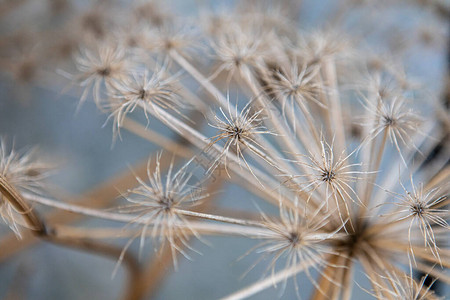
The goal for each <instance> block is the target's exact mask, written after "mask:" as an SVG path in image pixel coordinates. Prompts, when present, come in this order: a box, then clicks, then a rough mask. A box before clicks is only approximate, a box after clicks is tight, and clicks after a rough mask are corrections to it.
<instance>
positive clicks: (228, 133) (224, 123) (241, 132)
mask: <svg viewBox="0 0 450 300" xmlns="http://www.w3.org/2000/svg"><path fill="white" fill-rule="evenodd" d="M229 101H230V100H229V98H228V103H229ZM250 104H251V102H249V103H247V105H246V106H245V107H244V108H243V109H242V110H241V112H240V113H238V111H237V110H236V111H235V112H234V114H233V112H232V111H231V109H230V107H229V109H228V114H227V113H225V112H224V111H223V109H222V108H220V112H221V114H222V116H217V115H215V116H214V119H215V123H213V124H209V125H210V126H211V127H213V128H216V129H217V130H218V131H219V132H218V134H217V135H215V136H213V137H211V138H210V139H211V142H210V143H209V146H208V148H210V147H212V146H213V145H214V144H216V143H218V142H219V141H221V140H224V141H225V145H224V146H223V149H222V153H221V154H220V155H219V156H218V157H217V158H216V160H215V161H214V163H213V164H212V165H211V167H210V168H209V172H212V171H214V169H215V168H216V167H217V166H218V164H220V163H221V162H222V159H223V158H225V161H224V162H223V163H224V165H225V170H226V171H227V174H228V175H229V173H228V170H227V161H226V159H227V153H228V152H229V151H230V149H232V150H233V151H234V152H235V153H236V155H237V156H238V159H239V161H241V159H242V161H243V162H244V164H245V166H246V167H247V168H248V169H249V170H250V171H252V170H251V168H250V167H249V165H248V163H247V160H246V159H245V157H244V154H243V151H244V149H246V148H248V149H249V150H250V151H251V152H253V153H254V154H256V155H257V156H259V157H261V158H263V159H265V158H264V157H265V155H264V153H263V152H264V147H263V146H261V145H260V144H259V142H258V139H259V137H258V135H261V134H271V132H270V131H269V130H267V129H266V128H265V127H264V125H263V124H262V120H261V113H262V109H260V110H258V111H255V112H253V109H252V108H251V107H250Z"/></svg>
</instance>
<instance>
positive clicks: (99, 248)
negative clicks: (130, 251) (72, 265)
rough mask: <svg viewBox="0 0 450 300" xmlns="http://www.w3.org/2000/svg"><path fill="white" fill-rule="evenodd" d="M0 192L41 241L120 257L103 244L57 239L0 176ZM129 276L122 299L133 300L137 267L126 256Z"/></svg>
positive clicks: (119, 250) (115, 250) (131, 259)
mask: <svg viewBox="0 0 450 300" xmlns="http://www.w3.org/2000/svg"><path fill="white" fill-rule="evenodd" d="M0 192H1V194H2V195H3V196H4V198H5V199H6V200H7V201H8V202H9V204H11V205H12V206H13V207H14V209H15V210H16V211H17V212H18V213H19V214H20V215H22V216H23V218H24V219H25V221H26V223H27V225H28V226H29V229H30V231H31V232H32V234H33V235H34V236H36V237H38V238H40V239H42V240H45V241H48V242H51V243H53V244H57V245H62V246H64V247H68V248H76V249H80V250H84V251H89V252H93V253H96V254H99V255H105V256H108V257H112V258H114V259H117V258H118V257H119V256H120V253H121V249H118V248H115V247H113V246H110V245H107V244H103V243H100V242H97V241H93V240H81V239H78V240H77V239H67V238H60V237H58V234H57V231H56V230H54V229H52V228H51V227H50V226H48V225H47V226H46V225H45V222H44V221H43V220H42V219H40V218H39V216H38V215H37V214H36V212H34V211H33V210H32V208H31V206H30V205H28V203H27V202H26V201H25V200H24V199H23V197H22V196H21V195H20V193H19V192H18V191H17V190H16V188H14V187H13V186H12V185H11V184H10V183H9V182H8V180H7V179H6V178H5V177H4V176H3V175H0ZM123 261H124V264H125V265H126V266H127V268H128V270H129V274H130V279H129V285H128V291H127V293H126V294H125V295H126V296H125V298H124V299H127V300H128V299H129V300H134V299H138V298H130V297H129V296H128V295H129V294H132V292H133V290H134V285H135V282H136V280H135V279H136V278H137V277H138V274H139V266H138V264H137V261H136V260H135V259H134V258H133V257H132V256H131V255H126V257H124V259H123Z"/></svg>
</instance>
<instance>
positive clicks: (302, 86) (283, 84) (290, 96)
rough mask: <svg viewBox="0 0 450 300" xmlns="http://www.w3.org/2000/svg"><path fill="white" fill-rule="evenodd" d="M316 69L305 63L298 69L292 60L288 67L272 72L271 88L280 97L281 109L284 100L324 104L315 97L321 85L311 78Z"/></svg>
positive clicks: (314, 74)
mask: <svg viewBox="0 0 450 300" xmlns="http://www.w3.org/2000/svg"><path fill="white" fill-rule="evenodd" d="M318 70H319V69H318V68H308V67H307V66H306V65H303V66H302V68H301V69H299V67H298V64H297V63H296V62H293V63H292V65H291V66H290V68H289V69H281V70H278V71H276V72H275V73H274V74H273V76H272V78H273V80H272V88H273V90H274V91H275V92H276V93H278V94H279V96H280V98H281V101H282V103H283V111H284V107H285V103H286V101H291V102H292V101H296V102H298V101H312V102H314V103H316V104H318V105H319V106H322V107H323V106H324V105H323V103H321V102H320V101H319V100H318V99H317V94H318V92H319V91H320V89H321V88H323V85H320V84H318V83H316V82H314V80H313V79H314V77H315V76H316V75H317V72H318ZM291 106H292V105H291Z"/></svg>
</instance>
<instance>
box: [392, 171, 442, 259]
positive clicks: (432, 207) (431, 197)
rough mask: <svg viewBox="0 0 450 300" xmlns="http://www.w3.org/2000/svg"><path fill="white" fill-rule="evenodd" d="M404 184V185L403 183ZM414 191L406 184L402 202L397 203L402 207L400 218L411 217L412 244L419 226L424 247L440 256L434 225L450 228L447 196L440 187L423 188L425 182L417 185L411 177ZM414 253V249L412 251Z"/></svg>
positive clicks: (409, 234)
mask: <svg viewBox="0 0 450 300" xmlns="http://www.w3.org/2000/svg"><path fill="white" fill-rule="evenodd" d="M402 186H403V185H402ZM411 188H412V191H411V192H409V191H408V190H407V189H406V188H405V187H404V186H403V189H404V191H405V195H404V196H403V197H402V198H401V202H400V203H398V204H397V205H398V206H399V207H400V208H401V209H400V210H399V211H398V214H399V215H402V217H400V218H399V220H403V219H408V220H409V219H410V220H411V221H410V224H409V231H408V238H409V242H410V244H411V245H412V243H413V241H412V236H413V237H415V236H416V235H415V234H413V233H414V232H415V230H417V227H418V228H419V229H420V232H421V234H422V237H423V242H424V247H425V248H429V249H430V251H431V252H432V253H433V255H434V256H435V257H437V258H438V259H440V258H439V249H438V245H437V241H436V238H437V237H436V236H435V234H434V229H433V226H434V225H437V226H440V227H442V228H444V229H446V230H449V229H450V226H449V224H448V223H447V221H446V220H448V219H449V218H450V211H449V210H448V209H445V208H444V207H445V205H446V203H448V201H447V196H445V195H444V196H442V192H441V190H440V189H439V188H435V189H432V190H430V191H428V192H425V191H424V190H423V184H419V185H418V186H415V185H414V183H413V181H412V178H411ZM411 252H412V254H414V251H412V248H411Z"/></svg>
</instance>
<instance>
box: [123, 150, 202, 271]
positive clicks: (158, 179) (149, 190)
mask: <svg viewBox="0 0 450 300" xmlns="http://www.w3.org/2000/svg"><path fill="white" fill-rule="evenodd" d="M160 159H161V154H159V155H158V156H157V159H156V167H155V168H154V170H153V172H152V171H151V168H150V161H149V166H148V169H147V175H148V181H149V182H148V183H147V182H144V181H143V180H142V179H140V178H137V180H138V182H139V184H140V186H139V187H137V188H135V189H133V190H130V191H129V192H128V195H127V196H126V199H127V201H128V202H130V203H131V204H130V205H127V206H124V207H122V210H123V212H127V213H135V214H136V219H135V220H136V222H137V221H139V222H144V223H145V225H144V226H143V228H142V231H141V232H140V234H139V235H140V250H141V251H142V249H143V246H144V242H145V238H146V235H147V231H151V233H152V236H154V237H155V238H157V239H158V241H159V242H160V244H161V246H164V245H165V244H166V243H168V245H169V247H170V249H171V252H172V258H173V262H174V266H175V268H176V267H177V255H176V254H177V253H176V252H179V253H181V254H182V255H184V256H185V257H186V258H189V256H188V254H187V253H186V252H185V250H183V247H186V248H187V249H190V250H194V249H192V247H190V246H189V244H188V240H189V235H191V234H193V235H195V236H196V237H198V238H199V235H198V234H197V232H196V231H194V230H193V229H192V228H191V227H190V226H189V221H188V220H187V219H186V218H185V217H184V216H183V215H182V214H180V213H179V212H178V209H185V208H189V207H192V206H194V205H197V204H199V202H200V201H201V200H202V199H205V198H206V197H208V194H206V193H204V192H203V190H202V189H201V184H202V182H200V181H195V182H191V181H193V179H194V177H193V174H192V173H190V172H188V171H187V168H188V166H189V164H190V162H188V163H187V164H185V165H184V166H183V167H182V168H180V169H179V170H178V171H176V172H174V171H173V161H172V163H171V164H170V167H169V170H168V173H167V176H166V178H165V181H164V180H163V178H162V175H161V166H160ZM136 237H137V236H136ZM124 251H126V249H124ZM194 251H195V250H194Z"/></svg>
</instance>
